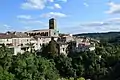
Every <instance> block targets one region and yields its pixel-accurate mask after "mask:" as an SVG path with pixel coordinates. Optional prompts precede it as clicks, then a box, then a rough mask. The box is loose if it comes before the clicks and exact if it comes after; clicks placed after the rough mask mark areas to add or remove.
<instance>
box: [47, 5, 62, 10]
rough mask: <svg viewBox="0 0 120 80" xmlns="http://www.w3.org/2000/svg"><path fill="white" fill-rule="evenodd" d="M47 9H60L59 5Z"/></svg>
mask: <svg viewBox="0 0 120 80" xmlns="http://www.w3.org/2000/svg"><path fill="white" fill-rule="evenodd" d="M47 8H48V9H61V8H62V7H61V6H60V4H54V5H53V6H47Z"/></svg>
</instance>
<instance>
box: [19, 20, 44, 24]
mask: <svg viewBox="0 0 120 80" xmlns="http://www.w3.org/2000/svg"><path fill="white" fill-rule="evenodd" d="M20 22H22V23H24V24H42V23H43V22H42V21H39V20H22V21H20Z"/></svg>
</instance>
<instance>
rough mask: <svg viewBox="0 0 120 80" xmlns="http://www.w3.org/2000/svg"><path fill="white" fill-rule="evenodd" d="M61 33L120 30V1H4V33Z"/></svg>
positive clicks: (0, 16) (0, 14)
mask: <svg viewBox="0 0 120 80" xmlns="http://www.w3.org/2000/svg"><path fill="white" fill-rule="evenodd" d="M52 17H54V18H56V19H57V27H58V30H59V31H60V32H65V33H85V32H88V33H89V32H109V31H120V0H111V1H110V0H0V32H6V31H28V30H33V29H47V28H48V20H49V19H50V18H52Z"/></svg>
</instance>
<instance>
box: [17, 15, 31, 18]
mask: <svg viewBox="0 0 120 80" xmlns="http://www.w3.org/2000/svg"><path fill="white" fill-rule="evenodd" d="M17 18H18V19H32V17H31V16H30V15H18V16H17Z"/></svg>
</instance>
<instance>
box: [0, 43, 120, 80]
mask: <svg viewBox="0 0 120 80" xmlns="http://www.w3.org/2000/svg"><path fill="white" fill-rule="evenodd" d="M113 42H114V41H113ZM113 42H112V43H110V42H106V41H105V42H104V41H102V42H101V43H100V44H97V46H96V50H95V51H92V52H88V51H87V52H80V53H72V52H70V51H69V54H68V56H64V55H60V54H59V53H58V49H57V46H58V45H57V43H56V42H55V41H51V42H50V43H49V44H48V45H43V48H42V52H35V53H30V52H25V53H24V54H17V55H13V52H12V50H11V49H8V48H6V47H5V46H3V47H1V48H0V80H85V79H91V80H120V68H119V67H120V45H119V44H117V45H115V44H113ZM68 50H69V49H68ZM83 77H84V78H85V79H84V78H83Z"/></svg>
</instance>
